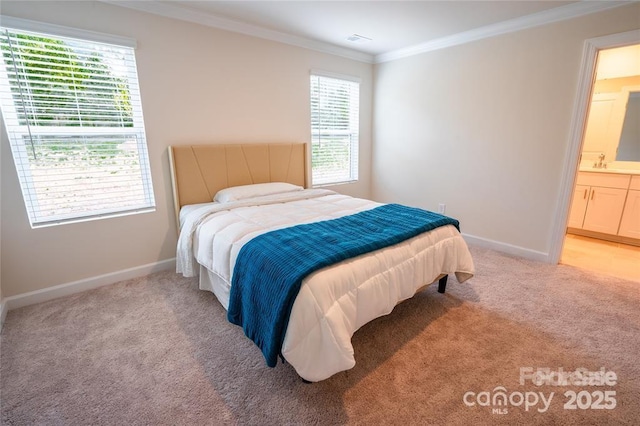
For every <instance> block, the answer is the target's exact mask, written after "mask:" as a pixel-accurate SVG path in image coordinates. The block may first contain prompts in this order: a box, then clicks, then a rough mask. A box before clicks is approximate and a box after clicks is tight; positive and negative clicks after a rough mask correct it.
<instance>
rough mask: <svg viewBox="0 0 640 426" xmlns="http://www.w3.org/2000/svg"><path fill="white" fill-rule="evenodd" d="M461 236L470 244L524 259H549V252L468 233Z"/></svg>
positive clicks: (546, 260) (547, 261)
mask: <svg viewBox="0 0 640 426" xmlns="http://www.w3.org/2000/svg"><path fill="white" fill-rule="evenodd" d="M462 238H464V240H465V241H466V242H467V244H469V245H470V246H477V247H483V248H489V249H492V250H495V251H499V252H502V253H507V254H511V255H514V256H519V257H523V258H525V259H529V260H536V261H538V262H545V263H549V262H550V261H551V260H550V257H549V253H544V252H541V251H536V250H531V249H528V248H524V247H520V246H514V245H512V244H507V243H502V242H500V241H494V240H489V239H486V238H482V237H476V236H473V235H468V234H462Z"/></svg>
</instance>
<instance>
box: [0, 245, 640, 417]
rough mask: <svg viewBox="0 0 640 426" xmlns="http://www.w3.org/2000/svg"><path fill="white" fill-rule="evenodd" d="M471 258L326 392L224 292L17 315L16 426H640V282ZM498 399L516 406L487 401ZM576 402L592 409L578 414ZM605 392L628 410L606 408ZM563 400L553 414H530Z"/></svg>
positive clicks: (188, 292) (134, 296) (115, 290)
mask: <svg viewBox="0 0 640 426" xmlns="http://www.w3.org/2000/svg"><path fill="white" fill-rule="evenodd" d="M471 251H472V255H473V257H474V261H475V263H476V269H477V275H476V276H475V277H474V278H473V279H471V280H470V281H468V282H467V283H464V284H459V283H458V282H456V280H455V278H453V277H451V278H450V279H449V284H448V286H447V292H446V294H439V293H437V292H436V285H433V286H430V287H429V288H428V289H427V290H425V291H424V292H422V293H420V294H418V295H416V296H415V297H414V298H412V299H411V300H408V301H406V302H403V303H402V304H400V305H399V306H397V307H396V309H395V310H394V311H393V312H392V313H391V314H390V315H388V316H385V317H383V318H379V319H377V320H375V321H373V322H372V323H370V324H367V325H366V326H365V327H363V328H362V329H360V330H359V331H358V332H357V333H356V334H355V336H354V338H353V344H354V348H355V356H356V362H357V364H356V366H355V368H353V369H352V370H349V371H346V372H342V373H339V374H336V375H335V376H333V377H331V378H330V379H328V380H325V381H323V382H319V383H315V384H304V383H303V382H302V381H301V380H300V378H299V377H298V376H297V375H296V373H295V371H294V370H293V368H292V367H291V366H290V365H287V364H278V366H277V367H276V368H274V369H271V368H268V367H267V366H266V365H265V362H264V359H263V358H262V355H261V353H260V351H259V350H258V349H257V348H256V347H255V346H254V345H253V343H251V342H250V341H249V340H248V339H247V338H246V337H244V335H243V332H242V330H241V329H240V328H239V327H237V326H234V325H232V324H230V323H228V322H227V321H226V315H225V314H226V313H225V311H224V309H223V308H222V307H221V305H220V304H219V303H218V302H217V300H216V299H215V297H214V296H213V295H212V294H210V293H207V292H203V291H200V290H198V289H197V282H196V280H195V279H185V278H182V277H179V276H177V275H176V274H174V273H171V272H164V273H157V274H153V275H149V276H147V277H144V278H140V279H134V280H129V281H124V282H121V283H118V284H114V285H111V286H107V287H102V288H99V289H96V290H92V291H88V292H84V293H80V294H77V295H73V296H70V297H66V298H62V299H58V300H54V301H50V302H46V303H41V304H38V305H34V306H29V307H25V308H21V309H16V310H13V311H10V312H9V313H8V315H7V318H6V322H5V325H4V328H3V330H2V336H1V341H0V351H1V357H0V361H1V368H0V374H1V376H0V404H1V412H2V422H3V424H19V425H23V424H47V425H85V424H109V425H125V424H126V425H137V424H140V425H161V424H165V425H184V424H197V425H227V424H228V425H235V424H242V425H245V424H252V425H304V424H318V425H340V424H363V425H364V424H367V425H372V424H374V425H378V424H380V425H382V424H384V425H413V424H451V425H471V424H474V425H481V424H544V425H549V424H562V425H565V424H566V425H571V424H575V425H587V424H594V425H595V424H597V425H605V424H629V425H634V424H638V419H639V418H640V367H639V366H638V359H639V358H638V354H640V283H638V282H634V281H627V280H623V279H618V278H611V277H607V276H602V275H595V274H592V273H588V272H584V271H581V270H579V269H576V268H573V267H569V266H563V265H559V266H554V265H547V264H542V263H537V262H532V261H527V260H523V259H520V258H515V257H510V256H506V255H503V254H499V253H497V252H495V251H491V250H487V249H481V248H475V247H472V248H471ZM526 367H531V368H533V369H534V370H535V369H537V368H550V369H552V370H554V371H559V369H560V368H562V369H563V370H564V371H567V372H571V371H575V370H576V369H579V368H584V369H586V370H587V371H591V372H595V371H598V370H600V369H601V368H604V369H605V370H606V371H610V372H614V373H615V374H616V375H617V381H616V384H615V385H612V386H589V385H579V386H576V385H560V386H553V385H551V384H543V385H542V386H536V385H535V384H533V383H532V382H531V381H530V380H528V381H526V382H525V384H520V369H521V368H526ZM499 387H503V388H504V390H505V392H506V394H507V395H508V396H509V397H510V400H509V399H508V400H507V403H506V405H498V404H497V402H500V401H498V400H496V404H493V402H491V403H490V404H489V405H479V404H478V402H481V403H484V401H485V399H484V398H485V397H486V396H487V395H489V396H493V395H494V394H496V393H499V391H500V390H501V389H499ZM496 388H498V389H496ZM571 391H573V392H575V393H576V395H579V394H580V393H581V395H582V396H581V397H580V398H581V399H580V401H579V402H580V405H581V407H579V406H577V404H576V409H567V408H565V403H567V402H570V401H569V398H570V396H566V395H565V393H566V392H571ZM605 391H607V392H609V394H608V395H609V396H608V405H609V406H611V404H613V402H612V401H611V397H612V394H611V392H615V395H614V396H613V399H614V402H615V405H616V406H615V408H613V409H596V408H593V407H594V406H593V403H594V402H595V401H596V400H597V399H598V398H599V396H598V395H599V394H598V392H602V393H603V395H604V392H605ZM468 392H472V393H468ZM482 392H488V394H482ZM552 392H553V397H552V399H551V402H550V403H549V408H548V409H547V410H546V411H543V412H541V411H540V410H543V409H544V408H543V403H542V402H540V401H539V402H538V403H537V405H535V406H533V405H531V406H530V407H526V406H525V404H524V403H522V404H518V402H520V396H519V395H521V396H523V397H525V398H527V397H528V398H529V399H530V401H531V402H533V396H532V395H533V394H534V393H535V394H536V395H540V393H542V395H543V396H544V397H545V398H547V399H548V398H549V397H550V395H551V393H552ZM465 394H467V402H469V403H475V405H472V406H469V405H467V404H465V402H464V396H465ZM587 394H588V395H587ZM587 399H588V400H587ZM605 405H606V404H605ZM596 406H597V404H596ZM505 410H506V412H505Z"/></svg>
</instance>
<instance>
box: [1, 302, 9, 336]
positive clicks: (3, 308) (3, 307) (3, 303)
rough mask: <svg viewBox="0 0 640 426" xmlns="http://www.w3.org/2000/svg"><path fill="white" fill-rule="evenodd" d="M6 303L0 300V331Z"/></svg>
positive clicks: (6, 309) (5, 312)
mask: <svg viewBox="0 0 640 426" xmlns="http://www.w3.org/2000/svg"><path fill="white" fill-rule="evenodd" d="M8 310H9V309H8V308H7V303H6V302H5V301H4V300H3V301H2V302H0V331H2V326H3V325H4V319H5V318H6V317H7V311H8Z"/></svg>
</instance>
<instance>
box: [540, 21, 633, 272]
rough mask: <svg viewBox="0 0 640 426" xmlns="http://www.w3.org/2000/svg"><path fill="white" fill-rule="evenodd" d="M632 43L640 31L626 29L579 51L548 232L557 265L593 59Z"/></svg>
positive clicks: (592, 76) (552, 259)
mask: <svg viewBox="0 0 640 426" xmlns="http://www.w3.org/2000/svg"><path fill="white" fill-rule="evenodd" d="M631 44H640V30H633V31H627V32H624V33H619V34H611V35H608V36H603V37H596V38H591V39H588V40H586V41H585V43H584V48H583V51H582V62H581V64H580V74H579V75H578V90H577V92H576V101H575V102H574V106H573V115H572V117H571V125H570V128H569V129H570V133H569V136H570V139H569V144H568V145H567V149H566V152H565V156H564V167H563V171H562V179H561V181H560V194H559V197H558V202H557V203H556V205H557V207H556V214H555V216H554V217H555V218H556V220H555V221H554V223H553V227H552V232H551V246H550V248H549V263H552V264H558V263H559V262H560V256H561V254H562V246H563V244H564V236H565V234H566V230H567V221H568V219H569V207H570V205H571V198H572V197H573V188H574V186H575V180H576V177H577V174H578V166H579V158H580V152H581V150H582V139H583V135H584V130H585V125H586V120H587V113H588V110H589V101H590V99H591V92H592V89H593V83H594V82H595V74H596V62H597V60H598V52H599V51H600V50H602V49H610V48H614V47H623V46H628V45H631Z"/></svg>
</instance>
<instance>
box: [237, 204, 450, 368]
mask: <svg viewBox="0 0 640 426" xmlns="http://www.w3.org/2000/svg"><path fill="white" fill-rule="evenodd" d="M449 224H451V225H454V226H455V227H456V228H458V230H460V228H459V224H458V221H457V220H455V219H452V218H450V217H447V216H442V215H440V214H437V213H433V212H429V211H426V210H421V209H417V208H412V207H406V206H401V205H398V204H385V205H383V206H380V207H376V208H374V209H372V210H367V211H363V212H360V213H356V214H354V215H350V216H345V217H341V218H338V219H332V220H327V221H324V222H316V223H309V224H305V225H297V226H293V227H290V228H284V229H279V230H276V231H271V232H268V233H266V234H262V235H259V236H257V237H255V238H253V239H252V240H250V241H249V242H247V243H246V244H245V245H244V246H243V247H242V248H241V249H240V252H239V253H238V257H237V259H236V265H235V268H234V272H233V278H232V282H231V294H230V297H229V311H228V314H227V318H228V320H229V321H230V322H232V323H233V324H237V325H240V326H242V328H243V329H244V332H245V334H246V335H247V337H249V338H250V339H251V340H253V341H254V342H255V344H256V345H258V347H259V348H260V349H261V350H262V353H263V354H264V357H265V358H266V361H267V365H268V366H269V367H275V365H276V363H277V361H278V355H279V354H280V351H281V349H282V343H283V342H284V335H285V332H286V330H287V325H288V323H289V315H290V313H291V308H292V307H293V302H294V301H295V298H296V296H297V295H298V292H299V291H300V286H301V285H302V280H303V279H304V278H305V277H306V276H307V275H309V274H310V273H312V272H314V271H316V270H318V269H320V268H323V267H325V266H329V265H332V264H334V263H337V262H340V261H342V260H345V259H348V258H352V257H355V256H358V255H361V254H364V253H368V252H371V251H374V250H378V249H381V248H384V247H388V246H391V245H393V244H396V243H399V242H401V241H404V240H407V239H409V238H412V237H415V236H416V235H418V234H421V233H423V232H426V231H430V230H432V229H435V228H437V227H439V226H444V225H449Z"/></svg>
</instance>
